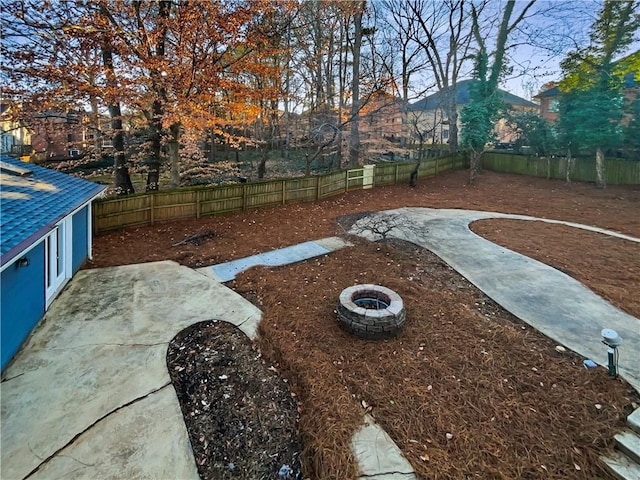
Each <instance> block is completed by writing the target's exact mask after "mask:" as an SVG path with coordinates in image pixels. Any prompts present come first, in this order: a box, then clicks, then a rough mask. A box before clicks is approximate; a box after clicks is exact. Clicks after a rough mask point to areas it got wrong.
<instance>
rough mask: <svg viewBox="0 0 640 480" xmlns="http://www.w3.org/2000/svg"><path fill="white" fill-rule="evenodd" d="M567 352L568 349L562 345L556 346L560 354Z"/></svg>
mask: <svg viewBox="0 0 640 480" xmlns="http://www.w3.org/2000/svg"><path fill="white" fill-rule="evenodd" d="M566 351H567V349H566V348H564V347H563V346H562V345H558V346H556V352H558V353H564V352H566Z"/></svg>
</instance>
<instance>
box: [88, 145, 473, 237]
mask: <svg viewBox="0 0 640 480" xmlns="http://www.w3.org/2000/svg"><path fill="white" fill-rule="evenodd" d="M467 164H468V162H467V160H466V159H465V158H464V157H463V156H461V155H457V156H448V157H439V158H432V159H429V160H427V161H423V162H422V163H421V164H420V168H419V170H418V177H419V178H424V177H431V176H434V175H437V174H438V173H441V172H445V171H448V170H453V169H459V168H464V167H466V166H467ZM415 165H416V164H415V162H411V163H384V164H378V165H366V166H364V167H360V168H354V169H349V170H340V171H336V172H331V173H327V174H324V175H317V176H311V177H299V178H283V179H277V180H265V181H259V182H250V183H240V184H233V185H221V186H212V187H189V188H181V189H175V190H162V191H158V192H153V193H140V194H136V195H131V196H127V197H117V198H109V199H103V200H97V201H96V202H94V204H93V229H94V233H101V232H106V231H109V230H115V229H118V228H123V227H131V226H141V225H153V224H154V223H156V222H166V221H171V220H180V219H185V218H200V217H206V216H211V215H218V214H223V213H229V212H238V211H242V210H247V209H251V208H259V207H266V206H273V205H283V204H286V203H293V202H311V201H317V200H321V199H323V198H327V197H330V196H333V195H339V194H341V193H345V192H347V191H349V190H360V189H363V188H373V187H379V186H384V185H392V184H394V183H399V182H408V181H409V178H410V176H411V172H412V171H413V169H414V168H415Z"/></svg>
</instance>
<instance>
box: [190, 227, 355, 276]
mask: <svg viewBox="0 0 640 480" xmlns="http://www.w3.org/2000/svg"><path fill="white" fill-rule="evenodd" d="M348 245H349V243H348V242H345V241H344V240H343V239H342V238H340V237H329V238H323V239H321V240H316V241H312V242H304V243H299V244H297V245H291V246H289V247H284V248H279V249H277V250H271V251H269V252H265V253H259V254H257V255H251V256H250V257H244V258H240V259H237V260H232V261H230V262H225V263H219V264H217V265H213V266H211V267H203V268H200V269H198V271H199V272H200V273H202V274H204V275H207V276H209V277H211V278H213V279H214V280H217V281H219V282H228V281H231V280H233V279H234V278H236V275H237V274H238V273H240V272H243V271H244V270H247V269H249V268H251V267H255V266H257V265H264V266H267V267H279V266H282V265H288V264H291V263H297V262H301V261H303V260H307V259H309V258H313V257H319V256H321V255H326V254H327V253H331V252H332V251H334V250H338V249H340V248H343V247H346V246H348Z"/></svg>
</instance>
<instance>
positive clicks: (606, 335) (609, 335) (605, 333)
mask: <svg viewBox="0 0 640 480" xmlns="http://www.w3.org/2000/svg"><path fill="white" fill-rule="evenodd" d="M600 335H602V343H604V344H605V345H606V346H607V347H609V349H608V350H607V359H608V367H609V376H610V377H614V378H616V377H617V376H618V356H619V353H618V347H619V346H620V344H621V343H622V339H621V338H620V336H619V335H618V333H617V332H616V331H615V330H612V329H610V328H605V329H604V330H602V332H601V333H600Z"/></svg>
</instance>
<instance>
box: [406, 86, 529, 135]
mask: <svg viewBox="0 0 640 480" xmlns="http://www.w3.org/2000/svg"><path fill="white" fill-rule="evenodd" d="M475 81H476V80H462V81H460V82H458V83H457V84H456V92H455V95H456V99H455V100H456V101H455V104H456V110H457V112H458V134H460V133H461V132H462V124H461V123H460V113H461V112H462V109H463V108H464V106H465V105H467V104H468V103H469V101H470V100H471V90H470V87H471V86H472V85H473V83H474V82H475ZM498 95H500V98H501V99H502V101H503V102H504V103H505V104H506V106H507V109H508V110H509V111H510V112H518V111H520V112H522V111H529V112H538V111H539V108H540V107H539V105H538V104H536V103H533V102H530V101H529V100H526V99H524V98H522V97H519V96H517V95H514V94H513V93H510V92H507V91H506V90H502V89H498ZM447 102H448V94H447V92H446V91H442V90H441V91H438V92H436V93H434V94H432V95H429V96H427V97H425V98H423V99H422V100H418V101H417V102H415V103H412V104H411V105H409V106H408V113H407V115H408V120H409V123H411V124H412V128H414V131H415V129H418V130H419V131H420V132H423V135H424V142H425V143H426V144H431V145H445V144H448V143H449V128H450V123H449V118H448V116H447V112H446V108H445V107H446V105H447ZM494 133H495V135H496V137H497V139H498V142H500V143H508V142H513V141H515V140H516V135H515V134H514V132H513V131H512V130H511V129H510V128H508V126H507V125H506V120H505V119H500V120H498V121H497V122H496V124H495V126H494Z"/></svg>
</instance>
